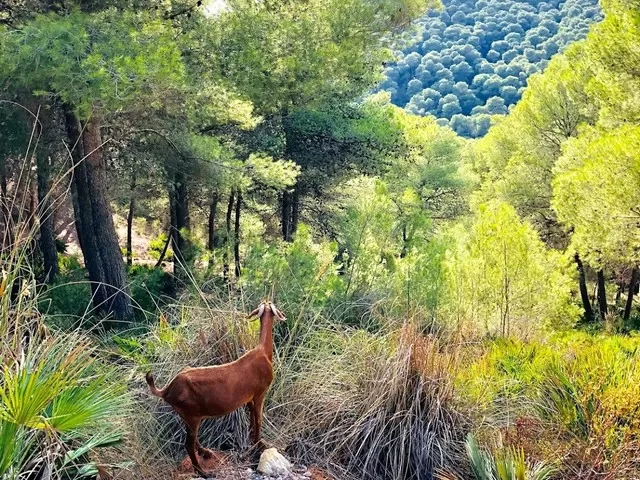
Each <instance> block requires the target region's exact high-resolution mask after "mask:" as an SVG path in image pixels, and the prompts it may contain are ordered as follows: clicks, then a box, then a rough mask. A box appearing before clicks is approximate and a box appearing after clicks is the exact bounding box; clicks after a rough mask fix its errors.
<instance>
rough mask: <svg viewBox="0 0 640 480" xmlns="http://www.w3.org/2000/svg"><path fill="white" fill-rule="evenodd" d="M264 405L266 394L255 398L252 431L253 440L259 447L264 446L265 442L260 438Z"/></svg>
mask: <svg viewBox="0 0 640 480" xmlns="http://www.w3.org/2000/svg"><path fill="white" fill-rule="evenodd" d="M263 405H264V396H261V397H258V398H254V399H253V414H254V417H255V418H254V428H253V431H252V432H251V433H252V437H253V438H252V441H253V444H254V446H256V447H257V448H264V447H265V444H264V442H263V441H261V440H260V429H261V428H262V406H263Z"/></svg>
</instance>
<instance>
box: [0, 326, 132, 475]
mask: <svg viewBox="0 0 640 480" xmlns="http://www.w3.org/2000/svg"><path fill="white" fill-rule="evenodd" d="M34 340H36V339H35V338H34ZM37 340H38V342H37V344H36V342H33V343H31V344H30V348H29V349H28V350H27V352H26V355H25V358H24V360H23V361H21V362H20V363H14V362H9V363H7V364H5V368H4V371H3V373H2V376H1V377H0V398H1V399H2V407H1V408H0V413H1V415H0V476H1V477H2V478H6V479H17V478H23V476H25V475H28V474H33V472H34V470H35V471H38V472H47V471H48V472H56V473H57V474H63V475H64V476H68V477H70V478H74V477H78V476H84V475H97V474H98V466H97V464H96V463H95V462H94V461H90V460H89V459H88V458H87V457H86V454H87V453H88V452H89V451H94V450H96V449H98V448H103V447H107V446H110V445H113V444H115V443H118V442H119V441H120V440H121V438H122V435H123V433H124V430H123V425H122V423H121V422H119V419H122V418H123V414H125V413H126V405H127V401H126V395H125V390H124V385H123V384H122V383H118V382H115V381H114V380H115V379H118V378H121V377H120V374H119V373H117V372H116V368H114V367H107V366H105V365H103V364H101V362H100V361H99V360H98V359H97V358H96V357H95V353H96V350H95V348H94V347H92V346H91V345H90V344H89V343H88V342H87V341H86V340H84V339H83V338H82V337H81V336H79V335H77V334H69V335H65V334H57V335H56V336H55V337H52V338H38V339H37ZM5 348H6V345H5ZM5 353H6V352H5ZM102 468H104V466H103V467H102ZM49 475H51V473H49Z"/></svg>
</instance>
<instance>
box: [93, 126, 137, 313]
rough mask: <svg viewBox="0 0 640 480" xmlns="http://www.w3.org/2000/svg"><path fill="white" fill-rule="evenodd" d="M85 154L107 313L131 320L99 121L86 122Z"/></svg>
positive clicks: (125, 278)
mask: <svg viewBox="0 0 640 480" xmlns="http://www.w3.org/2000/svg"><path fill="white" fill-rule="evenodd" d="M82 141H83V146H84V152H85V163H86V173H87V186H88V188H89V194H90V201H91V212H92V219H93V232H94V236H95V240H96V246H97V247H98V250H99V252H100V259H101V260H102V268H103V271H104V278H105V281H106V291H107V295H108V303H107V305H108V309H109V312H110V313H113V315H114V316H115V317H116V318H117V319H118V320H128V319H130V318H131V317H132V316H133V310H132V308H131V300H130V297H129V287H128V286H127V276H126V272H125V265H124V261H123V259H122V252H121V250H120V244H119V242H118V236H117V234H116V229H115V225H114V223H113V212H112V211H111V205H110V204H109V195H108V192H107V172H106V163H105V161H104V158H103V156H102V136H101V135H100V120H99V119H96V118H94V119H92V120H90V121H88V122H87V124H86V125H85V129H84V132H83V135H82Z"/></svg>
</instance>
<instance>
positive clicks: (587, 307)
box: [573, 253, 594, 322]
mask: <svg viewBox="0 0 640 480" xmlns="http://www.w3.org/2000/svg"><path fill="white" fill-rule="evenodd" d="M573 258H574V260H575V262H576V265H577V268H578V283H579V285H580V299H581V300H582V308H584V320H585V321H586V322H593V319H594V315H593V309H592V308H591V302H590V301H589V291H588V290H587V279H586V276H585V273H584V264H583V263H582V260H581V259H580V255H578V254H577V253H576V254H575V256H574V257H573Z"/></svg>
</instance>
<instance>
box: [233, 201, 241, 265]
mask: <svg viewBox="0 0 640 480" xmlns="http://www.w3.org/2000/svg"><path fill="white" fill-rule="evenodd" d="M236 196H237V200H236V224H235V230H234V234H233V259H234V262H235V266H236V278H240V274H241V273H242V270H241V268H240V211H241V209H242V193H241V192H240V189H238V191H237V195H236Z"/></svg>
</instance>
